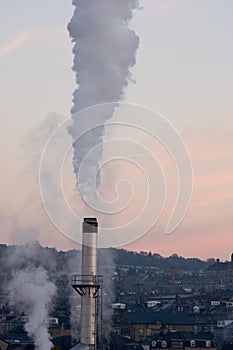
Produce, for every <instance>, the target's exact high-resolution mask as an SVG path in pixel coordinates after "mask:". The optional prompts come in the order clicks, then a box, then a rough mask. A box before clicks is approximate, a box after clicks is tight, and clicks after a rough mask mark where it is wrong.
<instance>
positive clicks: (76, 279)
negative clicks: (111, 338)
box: [72, 218, 100, 350]
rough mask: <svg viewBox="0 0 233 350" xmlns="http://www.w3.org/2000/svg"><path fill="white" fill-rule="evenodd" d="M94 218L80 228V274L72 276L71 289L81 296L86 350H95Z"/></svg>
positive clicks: (96, 328) (96, 319) (96, 320)
mask: <svg viewBox="0 0 233 350" xmlns="http://www.w3.org/2000/svg"><path fill="white" fill-rule="evenodd" d="M97 238H98V222H97V220H96V218H85V219H84V220H83V226H82V274H81V276H80V275H78V276H77V275H76V276H72V287H73V288H74V289H75V290H76V291H77V292H78V293H79V294H80V295H81V298H82V299H81V336H80V341H81V344H83V345H84V346H85V349H88V350H97V343H98V339H97V336H98V307H99V300H98V291H99V289H100V279H99V277H98V275H97Z"/></svg>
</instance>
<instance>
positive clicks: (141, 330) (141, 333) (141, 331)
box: [138, 329, 144, 337]
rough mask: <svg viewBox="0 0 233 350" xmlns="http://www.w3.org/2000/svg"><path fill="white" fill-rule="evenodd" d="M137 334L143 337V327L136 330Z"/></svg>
mask: <svg viewBox="0 0 233 350" xmlns="http://www.w3.org/2000/svg"><path fill="white" fill-rule="evenodd" d="M138 336H139V337H143V336H144V329H139V330H138Z"/></svg>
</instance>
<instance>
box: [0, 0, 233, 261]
mask: <svg viewBox="0 0 233 350" xmlns="http://www.w3.org/2000/svg"><path fill="white" fill-rule="evenodd" d="M140 7H141V8H140V9H139V10H137V11H135V13H134V18H133V20H132V22H131V24H130V25H131V28H132V29H134V30H135V32H136V33H137V35H138V36H139V38H140V43H139V48H138V51H137V55H136V65H135V66H134V67H133V68H132V69H131V73H132V76H133V80H134V81H135V82H132V83H130V84H129V86H128V87H127V89H126V90H125V98H124V101H125V102H127V103H132V104H136V105H142V106H145V107H146V108H149V109H152V110H154V111H157V112H159V113H160V114H162V115H163V116H165V117H166V118H167V120H168V121H169V122H170V123H171V124H172V125H173V126H174V127H175V128H176V129H177V130H178V132H179V133H180V135H182V138H183V140H184V142H185V144H186V146H187V149H188V151H189V153H190V156H191V160H192V165H193V172H194V180H193V196H192V200H191V203H190V207H189V210H188V212H187V214H186V215H185V218H184V220H183V222H182V223H181V225H180V226H179V227H178V228H177V229H176V230H175V231H174V232H173V233H172V234H170V235H168V234H166V233H165V232H164V226H165V223H166V221H167V218H168V212H169V210H171V204H167V206H165V213H164V214H163V215H162V217H161V218H160V219H159V221H158V223H157V224H156V225H155V226H154V227H153V228H152V229H151V230H150V231H149V232H147V233H146V234H145V235H143V237H141V238H140V239H136V240H135V242H132V243H130V244H128V245H126V246H124V247H125V248H127V249H130V250H137V251H141V250H143V251H152V252H155V253H159V254H161V255H164V256H168V255H171V254H173V253H177V254H178V255H182V256H186V257H194V256H196V257H200V258H202V259H207V258H209V257H216V258H217V257H219V258H221V259H222V260H225V259H229V258H230V254H231V253H232V251H233V237H232V234H233V232H232V226H233V225H232V224H233V215H232V214H233V151H232V150H233V138H232V131H233V118H232V117H233V41H232V36H233V22H232V17H233V3H232V1H231V0H222V1H219V0H205V1H203V0H189V1H187V0H141V1H140ZM72 14H73V7H72V3H71V0H70V1H68V0H66V1H65V0H59V1H58V0H50V1H47V0H41V1H39V2H38V1H35V0H22V1H20V2H19V1H17V0H10V1H9V0H2V1H1V2H0V19H1V20H0V23H1V24H0V26H1V31H0V72H1V81H0V96H1V104H0V113H1V114H0V115H1V129H0V139H1V146H2V147H1V148H2V152H1V155H0V157H1V163H0V164H1V183H0V186H1V202H0V230H1V242H2V243H7V244H13V243H25V242H26V241H27V239H28V237H30V239H37V240H38V241H39V242H40V243H41V244H43V245H47V246H55V247H56V248H57V249H72V248H76V247H77V245H76V244H75V243H74V242H72V241H71V240H70V239H68V238H67V237H65V236H64V235H62V234H61V233H60V232H58V230H57V229H56V228H55V227H54V225H53V224H52V223H51V222H50V220H49V218H48V217H47V214H46V212H45V210H44V208H43V206H42V202H41V198H40V192H39V185H38V166H39V162H40V155H41V152H42V149H43V147H44V145H45V143H46V140H47V138H48V137H49V135H50V134H51V131H52V130H53V129H54V128H55V126H56V125H57V124H58V122H59V121H63V120H65V119H66V118H67V117H69V115H70V109H71V107H72V93H73V91H74V89H75V88H76V84H75V76H74V72H73V71H72V69H71V67H72V60H73V54H72V47H73V44H72V42H71V40H70V38H69V34H68V31H67V24H68V22H69V21H70V19H71V17H72ZM107 137H108V136H107V135H106V139H107ZM140 137H141V136H140ZM140 137H139V139H140ZM144 137H145V136H144ZM142 138H143V137H142ZM152 143H153V140H149V138H146V140H145V144H150V145H151V144H152ZM156 147H157V146H152V148H153V149H154V151H155V153H156V152H157V156H158V157H159V158H160V160H161V164H163V165H164V171H165V175H166V177H167V183H168V187H169V186H170V192H171V198H168V199H169V200H170V201H171V202H172V201H174V193H175V188H176V187H177V184H176V185H175V183H174V181H175V180H174V179H173V175H174V169H173V170H172V165H171V161H169V160H167V155H166V154H165V153H166V152H164V150H159V152H158V151H157V148H156ZM160 151H161V154H160ZM135 156H137V157H138V158H140V152H138V153H137V154H134V157H135ZM67 162H68V163H67V175H66V178H67V180H66V181H67V184H66V185H65V187H66V186H67V188H69V189H67V192H70V193H71V192H72V191H74V187H75V185H74V179H73V175H72V166H71V164H70V163H71V157H68V159H67ZM119 169H120V170H119V174H118V175H119V176H120V174H121V172H122V174H123V175H124V176H126V175H127V176H129V177H130V176H131V177H134V179H135V186H136V189H137V190H138V191H139V192H138V195H137V197H136V199H135V200H134V204H133V205H132V207H131V208H129V213H130V215H131V216H132V217H133V215H134V213H136V212H137V211H138V210H139V211H140V209H139V207H140V206H139V203H140V201H143V199H142V198H143V191H144V187H143V186H144V185H142V183H141V180H140V175H137V172H135V171H134V169H133V168H132V167H131V165H129V164H126V165H121V164H119ZM122 169H123V170H124V171H122ZM152 174H155V183H156V176H157V172H155V170H154V169H152ZM103 187H104V186H103ZM105 190H106V189H105ZM103 191H104V188H103ZM70 197H72V193H71V194H70ZM71 201H72V199H71ZM155 205H156V201H155ZM74 206H75V205H74ZM127 215H128V214H127ZM121 220H122V221H124V220H125V216H124V215H123V216H122V217H121Z"/></svg>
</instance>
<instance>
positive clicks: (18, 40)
mask: <svg viewBox="0 0 233 350" xmlns="http://www.w3.org/2000/svg"><path fill="white" fill-rule="evenodd" d="M30 36H31V33H30V32H29V31H26V30H25V31H22V32H20V33H18V34H17V36H16V37H15V38H14V40H13V41H11V42H9V43H7V44H6V45H3V46H1V47H0V58H2V57H5V56H7V55H8V54H9V53H11V52H12V51H14V50H16V49H17V48H19V47H20V46H22V45H23V44H24V43H25V42H26V41H28V39H29V38H30Z"/></svg>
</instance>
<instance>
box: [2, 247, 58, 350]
mask: <svg viewBox="0 0 233 350" xmlns="http://www.w3.org/2000/svg"><path fill="white" fill-rule="evenodd" d="M41 257H42V251H41V249H40V246H39V245H38V244H37V243H36V242H33V243H29V244H27V245H26V246H16V247H13V248H12V251H11V252H10V253H9V256H7V261H8V262H9V265H10V267H11V273H12V279H11V280H10V282H9V285H8V290H9V296H10V300H11V303H12V304H13V305H15V307H16V308H17V309H18V310H19V311H20V312H23V313H24V314H25V315H26V316H28V321H27V322H26V324H25V330H26V332H27V333H28V335H29V336H30V337H31V338H32V339H33V340H34V343H35V349H36V350H50V349H51V348H52V347H53V344H52V342H51V341H50V335H49V333H48V324H47V318H48V310H49V306H50V304H51V302H52V297H53V296H54V295H55V293H56V287H55V285H54V283H53V282H52V281H50V280H49V277H48V275H47V272H46V265H48V264H50V266H51V265H52V263H53V261H52V260H51V259H50V258H49V256H45V255H44V256H43V258H42V261H41Z"/></svg>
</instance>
